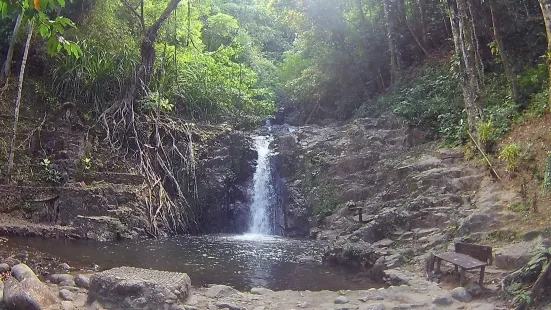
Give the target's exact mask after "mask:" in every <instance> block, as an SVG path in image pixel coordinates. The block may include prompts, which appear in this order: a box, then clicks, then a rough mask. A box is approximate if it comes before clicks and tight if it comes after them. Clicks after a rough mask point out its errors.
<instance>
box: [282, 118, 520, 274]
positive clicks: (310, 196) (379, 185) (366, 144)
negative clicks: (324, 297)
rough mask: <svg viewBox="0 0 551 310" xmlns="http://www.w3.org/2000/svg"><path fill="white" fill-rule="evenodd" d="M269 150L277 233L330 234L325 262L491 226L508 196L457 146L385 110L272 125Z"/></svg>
mask: <svg viewBox="0 0 551 310" xmlns="http://www.w3.org/2000/svg"><path fill="white" fill-rule="evenodd" d="M276 148H277V151H278V156H277V160H276V163H277V166H278V170H279V172H280V175H281V177H282V179H283V180H284V183H285V185H286V188H285V191H283V192H282V193H281V197H280V198H281V199H282V200H283V201H284V203H283V205H284V206H285V214H286V223H285V233H286V235H290V236H302V237H306V236H310V237H314V238H319V239H327V240H332V241H333V246H332V248H331V249H330V250H329V251H328V252H327V253H326V256H325V260H326V261H327V262H337V263H345V264H351V265H362V266H365V267H368V268H371V267H373V266H374V265H375V264H376V262H377V261H379V262H381V261H380V260H379V259H380V258H381V257H383V258H384V257H386V260H387V261H389V262H390V263H388V264H391V265H399V264H401V262H403V261H404V260H405V259H408V258H413V257H416V256H419V255H421V254H423V253H425V252H426V251H427V250H428V249H432V248H444V247H446V246H447V245H448V244H449V242H450V241H452V240H453V239H454V238H455V237H461V236H463V237H465V236H469V237H472V236H473V234H476V233H478V234H479V235H478V237H481V236H485V235H487V234H488V233H490V232H491V231H492V230H495V229H498V226H499V223H500V219H502V218H503V217H506V216H507V214H504V212H503V211H501V209H500V207H499V206H500V205H501V204H502V203H503V202H504V201H510V200H511V199H513V200H514V199H516V198H515V197H516V194H514V193H510V192H508V191H501V190H498V189H497V188H496V187H492V186H491V184H492V181H491V179H490V178H489V177H487V173H486V172H485V171H483V170H480V169H476V168H473V167H470V166H468V165H466V164H465V163H463V153H462V152H461V150H457V149H438V148H437V145H436V144H435V143H430V142H428V141H426V139H425V135H424V133H423V132H421V131H419V130H417V129H414V128H409V127H408V126H406V125H404V124H403V123H402V122H401V121H400V120H399V119H397V118H396V117H393V116H385V117H381V118H377V119H356V120H354V121H352V122H350V123H347V124H334V125H330V126H324V127H320V126H315V125H312V126H304V127H300V128H298V129H297V130H296V131H294V132H290V133H280V134H279V135H278V137H277V139H276ZM357 208H361V209H360V210H361V212H362V220H363V221H362V222H360V221H359V217H358V215H357V212H358V211H357ZM505 213H506V212H505Z"/></svg>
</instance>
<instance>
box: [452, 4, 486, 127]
mask: <svg viewBox="0 0 551 310" xmlns="http://www.w3.org/2000/svg"><path fill="white" fill-rule="evenodd" d="M447 2H448V7H449V10H450V22H451V28H452V34H453V41H454V45H455V53H456V54H457V57H458V59H459V74H460V78H461V88H462V91H463V100H464V102H465V110H466V111H467V119H468V124H469V131H470V132H471V134H472V135H473V136H475V137H477V135H476V127H477V124H478V122H479V121H480V120H482V118H483V114H482V104H481V86H482V83H483V76H482V74H483V69H482V68H481V66H482V64H481V63H480V62H479V61H478V59H479V57H480V56H479V55H480V54H479V51H478V41H477V38H476V27H475V25H474V23H475V20H474V16H473V15H472V6H471V5H472V3H471V0H447Z"/></svg>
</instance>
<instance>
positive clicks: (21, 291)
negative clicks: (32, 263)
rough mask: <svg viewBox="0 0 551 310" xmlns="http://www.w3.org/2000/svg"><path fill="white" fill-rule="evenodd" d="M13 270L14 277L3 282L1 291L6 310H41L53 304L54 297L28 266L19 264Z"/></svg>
mask: <svg viewBox="0 0 551 310" xmlns="http://www.w3.org/2000/svg"><path fill="white" fill-rule="evenodd" d="M13 269H15V275H14V277H13V278H8V279H7V280H6V281H5V283H4V290H3V292H4V305H5V306H6V308H7V309H8V310H42V309H45V308H47V307H50V306H52V305H54V304H55V302H56V297H55V295H54V294H53V293H52V292H51V291H50V289H49V288H48V287H47V286H46V285H45V284H44V283H42V282H40V280H39V279H38V277H37V276H36V275H35V274H34V272H32V270H30V268H29V267H28V266H26V265H23V264H19V265H15V266H14V268H12V272H13ZM16 276H17V277H16Z"/></svg>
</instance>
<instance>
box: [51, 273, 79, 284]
mask: <svg viewBox="0 0 551 310" xmlns="http://www.w3.org/2000/svg"><path fill="white" fill-rule="evenodd" d="M49 280H50V282H52V283H53V284H59V285H61V283H62V282H69V283H70V282H71V281H73V276H72V275H70V274H68V273H56V274H53V275H51V276H50V279H49ZM73 282H74V281H73ZM62 286H65V285H62ZM66 286H74V285H66Z"/></svg>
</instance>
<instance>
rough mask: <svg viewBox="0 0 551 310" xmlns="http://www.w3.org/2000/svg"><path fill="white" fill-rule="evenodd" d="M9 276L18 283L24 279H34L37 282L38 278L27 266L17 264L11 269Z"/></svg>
mask: <svg viewBox="0 0 551 310" xmlns="http://www.w3.org/2000/svg"><path fill="white" fill-rule="evenodd" d="M11 275H12V276H13V277H14V278H16V279H17V280H18V281H23V280H25V279H36V280H38V277H37V276H36V274H35V273H34V271H32V270H31V268H29V266H27V265H25V264H18V265H15V266H13V267H12V268H11Z"/></svg>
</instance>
